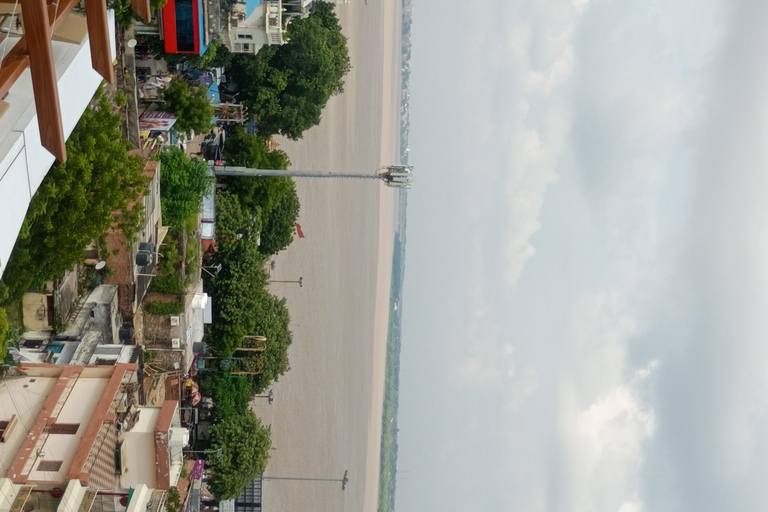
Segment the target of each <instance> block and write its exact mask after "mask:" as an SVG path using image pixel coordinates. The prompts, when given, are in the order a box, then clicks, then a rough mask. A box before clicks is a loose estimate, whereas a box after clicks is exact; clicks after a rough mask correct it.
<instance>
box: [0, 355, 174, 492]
mask: <svg viewBox="0 0 768 512" xmlns="http://www.w3.org/2000/svg"><path fill="white" fill-rule="evenodd" d="M137 372H138V367H137V365H136V364H125V363H118V364H115V365H114V366H91V367H87V366H77V365H63V366H57V365H36V364H28V365H24V366H22V367H21V368H20V369H19V370H18V372H16V374H15V375H14V376H11V377H8V378H6V380H5V381H4V384H5V385H4V386H3V387H1V388H0V441H2V442H0V478H6V479H8V480H10V482H11V483H13V484H24V485H35V486H38V485H40V486H44V485H51V484H53V485H55V486H56V487H58V488H60V489H63V488H64V487H66V486H67V484H68V483H69V482H70V481H72V480H76V481H78V482H79V483H80V485H82V486H86V487H93V488H96V489H101V490H108V489H127V488H130V487H134V488H135V487H137V486H139V485H140V484H144V485H146V486H148V487H151V488H153V489H158V490H161V491H164V490H168V489H169V488H170V487H172V486H174V485H176V483H177V482H178V478H179V475H180V473H181V465H182V462H183V459H182V457H183V455H182V449H183V447H184V445H185V444H186V440H187V439H188V437H187V436H188V433H187V431H186V430H185V429H182V428H181V427H180V424H181V423H180V419H179V409H178V402H175V401H167V402H165V403H163V405H162V407H159V408H153V407H139V405H138V383H137Z"/></svg>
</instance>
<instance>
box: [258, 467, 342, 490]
mask: <svg viewBox="0 0 768 512" xmlns="http://www.w3.org/2000/svg"><path fill="white" fill-rule="evenodd" d="M348 473H349V470H346V471H344V477H343V478H297V477H292V476H262V477H261V479H262V480H293V481H294V482H339V483H340V484H341V490H342V491H343V490H345V489H346V488H347V484H348V483H349V478H348V477H347V474H348Z"/></svg>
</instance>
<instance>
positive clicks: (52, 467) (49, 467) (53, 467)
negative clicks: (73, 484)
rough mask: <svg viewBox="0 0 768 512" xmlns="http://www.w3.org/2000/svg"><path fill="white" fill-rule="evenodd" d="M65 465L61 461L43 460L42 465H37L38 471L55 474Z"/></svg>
mask: <svg viewBox="0 0 768 512" xmlns="http://www.w3.org/2000/svg"><path fill="white" fill-rule="evenodd" d="M63 463H64V462H63V461H61V460H41V461H40V464H38V465H37V470H38V471H49V472H51V473H55V472H57V471H58V470H60V469H61V465H62V464H63Z"/></svg>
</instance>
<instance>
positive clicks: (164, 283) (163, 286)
mask: <svg viewBox="0 0 768 512" xmlns="http://www.w3.org/2000/svg"><path fill="white" fill-rule="evenodd" d="M149 291H150V292H157V293H172V294H174V295H180V294H182V293H184V282H183V281H182V280H181V276H180V275H179V274H178V273H176V272H174V273H172V274H168V275H167V276H156V277H153V278H152V282H151V283H150V284H149Z"/></svg>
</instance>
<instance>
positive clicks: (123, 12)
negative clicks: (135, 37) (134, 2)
mask: <svg viewBox="0 0 768 512" xmlns="http://www.w3.org/2000/svg"><path fill="white" fill-rule="evenodd" d="M167 2H168V0H150V1H149V7H150V12H158V11H159V10H160V9H162V8H163V6H165V4H166V3H167ZM107 5H108V6H109V8H110V9H112V10H114V11H115V21H116V22H117V24H118V25H120V26H121V27H123V28H129V27H130V26H131V25H132V24H133V22H134V21H142V22H143V21H144V20H142V19H141V17H140V16H139V15H138V14H136V12H134V10H133V9H132V8H131V0H110V1H109V2H107Z"/></svg>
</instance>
